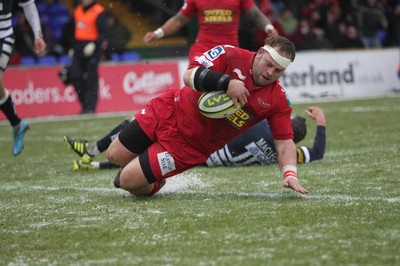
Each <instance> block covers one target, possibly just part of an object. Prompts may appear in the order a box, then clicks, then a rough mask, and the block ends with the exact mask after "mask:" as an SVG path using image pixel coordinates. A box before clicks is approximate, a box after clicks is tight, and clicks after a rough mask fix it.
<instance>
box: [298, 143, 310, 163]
mask: <svg viewBox="0 0 400 266" xmlns="http://www.w3.org/2000/svg"><path fill="white" fill-rule="evenodd" d="M300 149H301V150H302V151H303V154H304V163H309V162H310V152H309V151H308V149H307V147H305V146H301V147H300Z"/></svg>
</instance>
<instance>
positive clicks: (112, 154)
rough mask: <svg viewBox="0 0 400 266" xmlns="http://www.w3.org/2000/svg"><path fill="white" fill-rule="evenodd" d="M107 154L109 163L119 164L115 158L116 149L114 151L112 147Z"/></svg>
mask: <svg viewBox="0 0 400 266" xmlns="http://www.w3.org/2000/svg"><path fill="white" fill-rule="evenodd" d="M106 154H107V160H108V161H109V162H112V163H118V162H117V161H116V157H115V154H116V152H115V149H113V148H112V147H111V146H110V147H109V148H108V149H107V153H106Z"/></svg>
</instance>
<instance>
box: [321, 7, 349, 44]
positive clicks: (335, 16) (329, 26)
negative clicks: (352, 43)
mask: <svg viewBox="0 0 400 266" xmlns="http://www.w3.org/2000/svg"><path fill="white" fill-rule="evenodd" d="M340 15H341V12H340V10H336V11H334V10H329V11H328V13H327V14H326V26H325V37H326V38H327V39H328V40H329V42H330V43H331V44H332V45H333V46H336V44H337V42H338V41H339V39H340V38H341V37H342V36H343V34H344V28H343V27H344V26H345V25H344V23H343V22H342V21H341V20H340Z"/></svg>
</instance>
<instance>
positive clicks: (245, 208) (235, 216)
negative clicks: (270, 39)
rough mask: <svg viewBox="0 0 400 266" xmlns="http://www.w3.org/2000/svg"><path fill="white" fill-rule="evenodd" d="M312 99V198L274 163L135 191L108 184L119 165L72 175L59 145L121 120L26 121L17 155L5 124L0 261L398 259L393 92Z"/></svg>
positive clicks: (302, 169) (208, 171) (399, 195)
mask: <svg viewBox="0 0 400 266" xmlns="http://www.w3.org/2000/svg"><path fill="white" fill-rule="evenodd" d="M318 105H319V106H321V107H323V108H324V110H325V114H326V118H327V121H328V124H327V136H328V140H327V151H326V154H325V157H324V159H323V160H321V161H317V162H313V163H311V164H305V165H299V167H298V168H299V169H298V170H299V178H300V179H301V183H302V184H303V186H304V187H306V188H307V189H309V191H310V194H309V195H308V196H301V195H299V194H296V193H295V192H293V191H291V190H286V189H284V188H283V187H282V180H281V177H280V173H279V171H278V167H277V166H276V165H274V166H264V167H261V166H251V167H239V168H204V167H198V168H195V169H192V170H190V171H188V172H186V173H184V174H181V175H179V176H176V177H173V178H171V179H170V180H169V182H167V185H166V186H165V187H164V188H163V190H162V191H160V193H159V194H158V195H157V196H155V197H153V198H149V199H143V198H134V197H131V196H129V195H128V194H127V193H126V192H124V191H122V190H117V189H114V188H113V185H112V181H113V178H114V175H115V172H116V171H115V170H104V171H92V172H73V171H72V170H71V167H72V164H71V162H72V160H73V159H75V158H76V156H75V155H74V154H73V153H72V152H70V151H68V150H67V149H66V147H65V146H64V143H63V141H62V136H63V134H65V133H69V134H71V135H72V136H74V137H80V136H84V137H87V138H89V140H95V139H97V138H99V137H102V136H103V134H105V133H106V132H107V131H108V130H109V129H111V128H112V127H113V126H114V125H116V124H117V123H119V122H120V121H121V120H122V119H123V118H124V116H122V115H118V116H115V117H98V118H96V119H85V118H84V117H80V118H78V120H72V119H71V120H65V119H64V120H59V121H50V122H43V121H36V120H31V121H30V122H31V128H32V130H30V131H29V132H28V134H27V137H26V147H25V150H24V151H23V153H22V154H21V155H20V156H19V157H16V158H14V157H12V155H11V142H12V138H11V134H10V132H11V129H10V127H9V125H8V124H6V123H2V124H1V125H0V132H1V135H0V169H1V174H0V265H374V266H375V265H400V253H399V250H400V185H399V184H400V183H399V180H400V144H399V143H400V134H399V132H400V98H399V97H395V98H384V99H370V100H358V101H346V102H325V103H319V104H318ZM305 107H307V105H305V104H301V105H300V104H299V105H296V106H294V109H295V111H296V112H297V113H299V112H303V110H304V109H305ZM307 123H308V125H309V133H308V135H307V138H306V139H305V140H304V141H303V144H305V145H307V146H310V145H312V140H313V137H314V132H315V128H314V124H313V122H312V121H310V120H309V119H308V121H307ZM104 158H105V157H104V155H102V156H101V157H100V159H104Z"/></svg>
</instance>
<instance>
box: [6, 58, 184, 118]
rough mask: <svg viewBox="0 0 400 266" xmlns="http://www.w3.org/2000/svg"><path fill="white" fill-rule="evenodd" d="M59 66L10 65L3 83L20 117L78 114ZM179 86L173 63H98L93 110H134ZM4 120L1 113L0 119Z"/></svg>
mask: <svg viewBox="0 0 400 266" xmlns="http://www.w3.org/2000/svg"><path fill="white" fill-rule="evenodd" d="M60 70H61V66H56V67H35V68H9V69H7V71H6V72H5V73H4V84H5V86H6V88H7V89H8V91H9V92H10V94H11V97H12V98H13V100H14V103H15V105H16V109H17V113H18V115H19V116H20V117H22V118H28V117H43V116H61V115H73V114H79V113H80V111H81V106H80V103H79V101H78V99H77V96H76V94H75V90H74V88H73V86H72V85H67V86H65V85H64V84H63V83H62V82H61V80H60V78H59V76H58V72H59V71H60ZM179 86H180V76H179V70H178V64H177V63H174V62H165V63H164V62H163V63H148V64H144V63H143V64H127V65H100V66H99V101H98V105H97V109H96V112H97V113H103V112H121V111H135V110H139V109H141V108H143V107H144V106H145V104H146V103H147V102H148V101H149V100H151V99H152V98H154V97H157V96H158V95H160V94H161V93H162V92H163V91H165V90H166V89H168V88H170V87H176V88H178V87H179ZM4 119H6V118H5V116H4V115H3V113H0V120H4Z"/></svg>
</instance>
